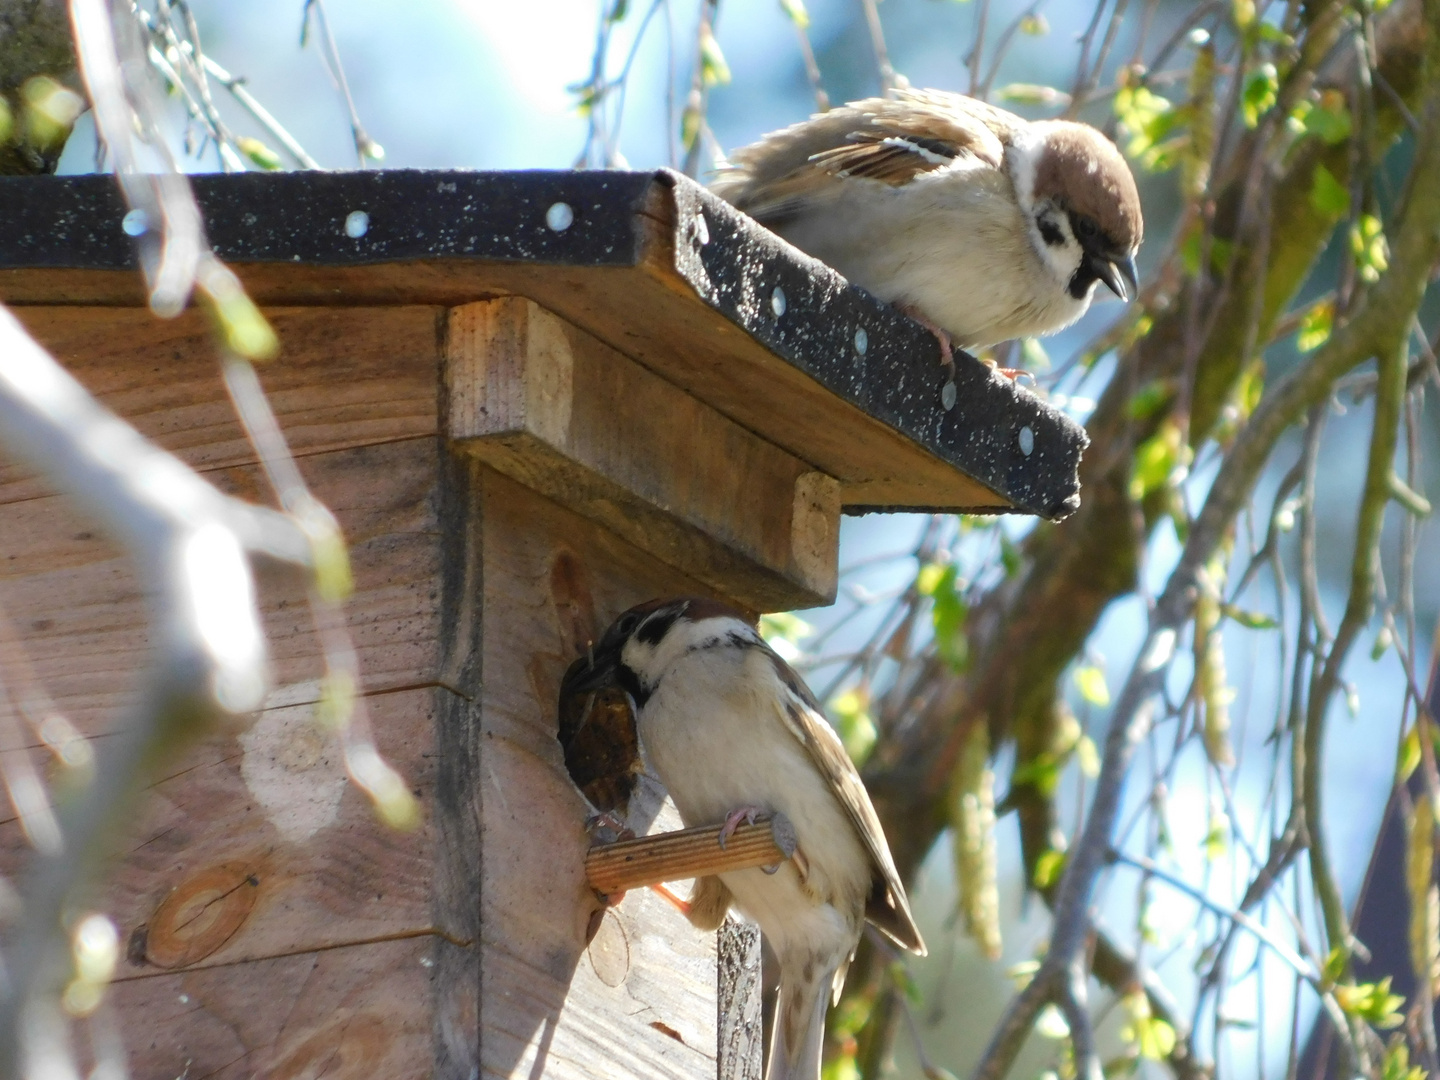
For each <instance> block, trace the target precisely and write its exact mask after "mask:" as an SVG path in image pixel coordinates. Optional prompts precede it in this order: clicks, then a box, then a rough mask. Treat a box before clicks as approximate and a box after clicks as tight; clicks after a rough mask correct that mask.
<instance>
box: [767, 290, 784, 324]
mask: <svg viewBox="0 0 1440 1080" xmlns="http://www.w3.org/2000/svg"><path fill="white" fill-rule="evenodd" d="M770 310H771V311H773V312H775V317H776V318H777V319H778V318H780V316H781V315H784V314H785V290H784V289H782V288H780V286H779V285H776V286H775V291H774V292H772V293H771V294H770Z"/></svg>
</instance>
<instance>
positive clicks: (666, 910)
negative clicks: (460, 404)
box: [475, 466, 717, 1080]
mask: <svg viewBox="0 0 1440 1080" xmlns="http://www.w3.org/2000/svg"><path fill="white" fill-rule="evenodd" d="M477 468H478V466H477ZM475 483H476V484H478V485H479V488H480V490H481V492H482V493H483V494H482V497H481V499H480V500H479V504H478V506H477V507H476V511H477V514H478V516H479V518H480V520H479V522H478V525H479V527H480V528H481V529H482V530H483V536H484V575H483V576H484V597H485V603H484V622H485V632H484V643H483V696H482V698H481V702H482V705H481V738H480V762H481V770H480V776H479V784H478V787H477V790H476V798H477V801H478V804H479V816H480V823H481V849H482V851H483V853H484V860H485V863H484V865H485V879H484V883H483V885H482V901H481V941H482V960H481V976H482V995H481V999H482V1002H483V1005H482V1009H481V1025H482V1043H481V1045H482V1060H481V1066H482V1072H483V1074H484V1075H485V1076H492V1077H507V1078H508V1077H513V1076H538V1075H540V1074H541V1073H542V1071H543V1075H545V1076H546V1077H551V1078H555V1080H581V1078H587V1080H588V1078H591V1077H594V1076H600V1075H604V1076H626V1077H642V1078H650V1077H654V1078H657V1080H658V1078H660V1077H666V1078H672V1077H676V1076H687V1077H700V1076H714V1075H715V1070H716V1062H715V1057H716V1045H717V1041H716V1039H717V1032H716V1011H717V1008H716V963H715V939H714V937H713V936H712V935H702V934H700V933H698V932H696V931H695V930H694V929H693V928H692V927H691V926H690V925H689V923H687V922H686V921H685V920H684V919H683V918H682V917H681V916H680V914H679V913H678V912H676V911H675V910H674V909H673V908H671V907H670V906H669V905H668V904H666V903H665V902H664V901H662V900H660V899H659V898H658V897H656V896H655V895H654V894H653V893H650V892H649V891H648V890H647V891H638V892H632V893H630V894H628V895H627V896H626V897H625V899H624V901H623V902H622V903H621V904H620V905H619V906H618V907H616V908H612V909H609V910H606V909H603V908H602V907H601V906H600V904H599V902H598V901H597V899H596V898H595V895H594V894H593V893H592V892H591V891H590V890H589V888H588V887H587V886H586V883H585V868H584V857H585V851H586V848H587V847H588V846H589V838H588V837H587V835H586V832H585V828H584V822H585V819H586V817H587V816H588V814H589V813H590V809H589V807H588V806H587V805H586V804H585V802H584V800H583V798H582V797H581V796H580V793H579V792H578V790H577V789H576V788H575V786H574V784H573V783H572V782H571V781H570V778H569V776H568V775H567V774H566V772H565V768H564V764H563V762H562V759H561V753H560V746H559V743H558V742H557V741H556V739H555V725H556V700H557V695H558V690H559V683H560V676H561V675H562V673H563V672H564V669H565V667H566V665H567V664H568V663H569V662H570V660H571V659H572V658H573V657H575V656H576V655H578V654H579V652H580V650H582V649H583V648H584V647H585V644H586V642H587V641H588V640H590V639H592V638H593V637H595V636H598V632H599V631H600V630H601V629H603V628H604V626H605V625H606V624H607V623H608V622H609V620H610V619H612V618H614V616H615V615H617V614H619V612H621V611H623V610H624V609H625V608H627V607H629V606H631V605H632V604H635V603H637V602H639V601H641V600H644V599H647V598H649V597H652V596H658V595H673V594H685V593H690V594H694V593H697V592H704V591H706V590H704V588H703V587H702V586H701V585H699V583H697V582H695V581H693V580H691V579H687V578H686V577H684V576H682V575H681V574H679V573H678V572H677V571H675V570H672V569H670V568H669V567H667V566H666V565H665V564H664V563H661V562H658V561H657V560H655V559H654V558H652V557H650V556H649V555H647V554H645V553H644V552H642V551H640V550H638V549H636V548H634V547H632V546H631V545H629V544H626V543H624V542H623V541H621V540H619V539H618V538H616V537H615V536H614V535H613V534H611V533H609V532H608V531H606V530H604V529H600V528H598V527H596V526H595V525H593V524H591V523H590V522H588V521H586V520H585V519H584V518H581V517H579V516H578V515H576V514H574V513H571V512H569V511H567V510H564V509H562V508H561V507H559V506H557V505H556V504H555V503H553V502H550V501H549V500H547V499H544V498H542V497H540V496H538V495H536V494H535V493H534V492H532V491H529V490H527V489H525V488H523V487H521V486H520V485H518V484H516V483H514V482H513V481H511V480H509V479H507V478H506V477H504V476H502V475H500V474H499V473H496V472H493V471H491V470H489V469H483V470H480V471H479V474H478V475H477V476H476V477H475ZM654 813H655V810H654V809H653V808H652V809H651V810H650V811H648V812H644V811H639V812H637V811H632V820H631V824H632V825H633V826H635V827H637V828H638V829H639V831H642V832H643V831H645V830H646V828H647V827H650V826H656V825H657V821H656V819H655V818H654V817H652V816H651V815H653V814H654ZM659 823H660V824H668V827H675V825H676V824H678V822H677V821H675V820H674V819H664V818H661V819H659ZM587 941H588V945H587Z"/></svg>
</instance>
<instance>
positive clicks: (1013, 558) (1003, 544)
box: [1000, 530, 1023, 578]
mask: <svg viewBox="0 0 1440 1080" xmlns="http://www.w3.org/2000/svg"><path fill="white" fill-rule="evenodd" d="M1022 561H1023V559H1022V557H1021V555H1020V549H1019V548H1018V547H1017V546H1016V544H1015V541H1014V540H1011V539H1010V537H1009V536H1007V535H1006V534H1005V532H1004V531H1003V530H1002V531H1001V533H1000V565H1001V566H1002V567H1004V569H1005V576H1006V577H1007V578H1011V577H1014V576H1015V574H1016V572H1018V571H1019V569H1020V564H1021V562H1022Z"/></svg>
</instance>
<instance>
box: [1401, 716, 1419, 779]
mask: <svg viewBox="0 0 1440 1080" xmlns="http://www.w3.org/2000/svg"><path fill="white" fill-rule="evenodd" d="M1398 757H1399V760H1398V761H1397V762H1396V763H1395V782H1396V783H1397V784H1403V783H1404V782H1405V781H1406V780H1409V779H1410V775H1411V773H1413V772H1414V771H1415V770H1416V769H1417V768H1419V766H1420V727H1419V725H1418V724H1417V725H1415V726H1413V727H1411V728H1410V730H1409V731H1407V732H1406V733H1405V738H1403V739H1401V740H1400V752H1399V754H1398Z"/></svg>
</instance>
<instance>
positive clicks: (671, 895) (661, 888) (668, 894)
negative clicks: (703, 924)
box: [650, 884, 691, 919]
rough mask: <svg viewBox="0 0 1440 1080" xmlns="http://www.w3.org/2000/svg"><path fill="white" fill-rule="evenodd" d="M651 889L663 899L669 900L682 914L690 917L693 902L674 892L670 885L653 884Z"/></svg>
mask: <svg viewBox="0 0 1440 1080" xmlns="http://www.w3.org/2000/svg"><path fill="white" fill-rule="evenodd" d="M650 889H651V891H652V892H654V893H655V894H656V895H657V896H659V897H660V898H661V899H662V900H668V901H669V902H670V904H671V905H672V906H673V907H674V908H675V910H676V911H678V912H680V914H681V915H684V916H685V917H686V918H687V919H688V918H690V909H691V904H690V901H689V900H686V899H684V898H683V897H681V896H680V895H679V894H677V893H675V892H672V891H671V890H670V888H669V887H668V886H666V885H663V884H662V885H651V886H650Z"/></svg>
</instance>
